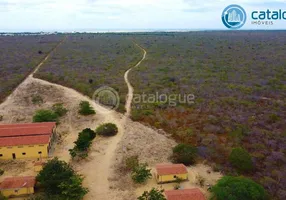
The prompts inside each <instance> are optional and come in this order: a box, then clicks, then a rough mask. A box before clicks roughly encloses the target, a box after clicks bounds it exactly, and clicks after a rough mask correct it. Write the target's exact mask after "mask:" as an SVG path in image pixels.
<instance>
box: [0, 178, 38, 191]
mask: <svg viewBox="0 0 286 200" xmlns="http://www.w3.org/2000/svg"><path fill="white" fill-rule="evenodd" d="M35 184H36V178H35V177H33V176H26V177H10V178H5V179H4V181H3V182H2V183H1V184H0V190H5V189H20V188H29V187H34V186H35Z"/></svg>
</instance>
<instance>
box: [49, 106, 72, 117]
mask: <svg viewBox="0 0 286 200" xmlns="http://www.w3.org/2000/svg"><path fill="white" fill-rule="evenodd" d="M52 110H53V111H54V113H56V114H57V115H58V116H59V117H62V116H64V115H65V114H67V112H68V110H67V109H66V108H65V107H64V106H63V104H62V103H56V104H54V105H53V107H52Z"/></svg>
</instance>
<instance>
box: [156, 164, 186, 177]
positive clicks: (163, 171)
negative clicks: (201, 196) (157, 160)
mask: <svg viewBox="0 0 286 200" xmlns="http://www.w3.org/2000/svg"><path fill="white" fill-rule="evenodd" d="M156 170H157V174H158V175H160V176H162V175H173V174H187V173H188V170H187V168H186V166H185V165H183V164H158V165H156Z"/></svg>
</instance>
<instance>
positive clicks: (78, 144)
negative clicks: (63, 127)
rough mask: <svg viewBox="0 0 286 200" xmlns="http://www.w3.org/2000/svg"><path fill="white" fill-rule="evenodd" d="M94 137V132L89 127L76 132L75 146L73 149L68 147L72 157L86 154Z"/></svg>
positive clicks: (85, 155) (83, 156)
mask: <svg viewBox="0 0 286 200" xmlns="http://www.w3.org/2000/svg"><path fill="white" fill-rule="evenodd" d="M95 137H96V133H95V132H94V131H93V130H91V129H90V128H86V129H84V130H83V131H82V132H80V133H79V134H78V138H77V140H76V141H75V142H74V143H75V146H74V148H73V149H69V152H70V155H71V157H72V158H75V157H76V156H77V155H79V156H80V157H81V158H86V157H87V156H88V154H87V150H88V149H89V147H90V145H91V143H92V140H93V139H94V138H95Z"/></svg>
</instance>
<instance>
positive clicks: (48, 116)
mask: <svg viewBox="0 0 286 200" xmlns="http://www.w3.org/2000/svg"><path fill="white" fill-rule="evenodd" d="M33 122H58V115H57V114H56V113H54V111H52V110H38V111H36V114H35V115H34V116H33Z"/></svg>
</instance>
